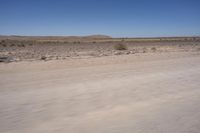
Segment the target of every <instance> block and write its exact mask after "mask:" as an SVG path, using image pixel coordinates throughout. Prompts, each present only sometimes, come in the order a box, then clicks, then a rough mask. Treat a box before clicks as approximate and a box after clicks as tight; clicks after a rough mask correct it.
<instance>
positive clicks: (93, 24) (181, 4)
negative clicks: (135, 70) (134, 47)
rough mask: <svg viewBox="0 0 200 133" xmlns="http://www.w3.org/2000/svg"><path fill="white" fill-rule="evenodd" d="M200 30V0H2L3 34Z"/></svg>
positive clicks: (121, 34)
mask: <svg viewBox="0 0 200 133" xmlns="http://www.w3.org/2000/svg"><path fill="white" fill-rule="evenodd" d="M91 34H105V35H110V36H113V37H154V36H192V35H200V0H0V35H34V36H37V35H52V36H53V35H67V36H68V35H91Z"/></svg>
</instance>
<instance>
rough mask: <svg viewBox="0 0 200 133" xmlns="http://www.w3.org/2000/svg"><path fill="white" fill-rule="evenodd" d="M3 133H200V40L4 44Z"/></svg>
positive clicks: (0, 76)
mask: <svg viewBox="0 0 200 133" xmlns="http://www.w3.org/2000/svg"><path fill="white" fill-rule="evenodd" d="M0 60H1V62H0V132H1V133H199V131H200V127H199V125H200V39H199V38H198V37H195V38H194V37H181V38H137V39H130V38H129V39H128V38H117V39H114V38H110V37H107V36H90V37H18V36H1V37H0Z"/></svg>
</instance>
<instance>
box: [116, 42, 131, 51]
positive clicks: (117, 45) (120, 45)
mask: <svg viewBox="0 0 200 133" xmlns="http://www.w3.org/2000/svg"><path fill="white" fill-rule="evenodd" d="M114 49H115V50H127V49H128V48H127V46H126V45H124V44H121V43H119V44H116V45H115V46H114Z"/></svg>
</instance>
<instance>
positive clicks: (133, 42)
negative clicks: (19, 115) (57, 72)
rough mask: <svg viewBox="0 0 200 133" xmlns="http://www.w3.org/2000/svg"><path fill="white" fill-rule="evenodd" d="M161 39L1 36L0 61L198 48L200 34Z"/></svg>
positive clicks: (199, 48) (181, 50)
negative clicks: (191, 36)
mask: <svg viewBox="0 0 200 133" xmlns="http://www.w3.org/2000/svg"><path fill="white" fill-rule="evenodd" d="M108 39H109V40H108ZM160 39H163V38H160ZM160 39H156V38H152V39H151V40H147V41H145V39H139V40H138V39H119V38H117V39H114V38H98V39H95V38H87V37H85V38H73V37H71V38H70V37H69V38H64V37H63V38H61V37H57V38H53V37H51V38H50V37H41V38H40V37H35V38H33V37H32V38H29V37H12V36H11V37H1V36H0V62H1V58H5V57H7V58H8V59H7V60H9V61H25V60H26V61H27V60H29V61H30V60H31V61H32V60H41V59H42V60H65V59H69V58H91V57H102V56H112V55H122V54H123V55H125V54H135V53H155V52H159V53H162V52H184V51H200V38H196V39H193V38H190V39H189V40H188V41H183V40H180V39H179V40H174V38H169V39H168V40H164V41H162V40H160ZM181 39H187V38H181ZM118 44H122V45H124V46H126V48H127V49H126V50H123V51H119V50H116V49H115V46H116V45H118Z"/></svg>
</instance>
